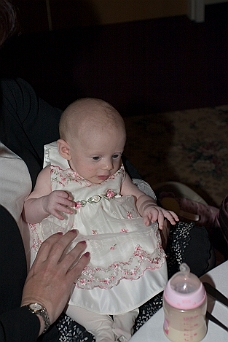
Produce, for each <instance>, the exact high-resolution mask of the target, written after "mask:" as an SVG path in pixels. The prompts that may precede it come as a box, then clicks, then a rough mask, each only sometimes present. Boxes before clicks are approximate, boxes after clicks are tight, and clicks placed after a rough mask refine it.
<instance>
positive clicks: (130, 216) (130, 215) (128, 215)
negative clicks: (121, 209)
mask: <svg viewBox="0 0 228 342" xmlns="http://www.w3.org/2000/svg"><path fill="white" fill-rule="evenodd" d="M127 218H128V219H132V214H131V212H130V211H128V212H127Z"/></svg>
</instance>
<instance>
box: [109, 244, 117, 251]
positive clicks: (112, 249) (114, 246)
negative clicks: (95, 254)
mask: <svg viewBox="0 0 228 342" xmlns="http://www.w3.org/2000/svg"><path fill="white" fill-rule="evenodd" d="M115 249H116V243H115V244H114V245H113V246H111V247H110V250H111V251H114V250H115Z"/></svg>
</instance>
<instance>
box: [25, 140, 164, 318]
mask: <svg viewBox="0 0 228 342" xmlns="http://www.w3.org/2000/svg"><path fill="white" fill-rule="evenodd" d="M47 164H50V165H51V184H52V190H66V191H68V192H70V193H71V194H72V196H73V198H74V201H75V203H76V205H75V214H72V215H65V216H66V219H65V220H63V221H60V220H58V219H57V218H55V217H53V216H49V217H48V218H47V219H45V220H43V221H42V222H41V223H38V224H31V225H30V230H31V236H32V238H31V252H32V253H31V254H32V259H33V260H34V257H35V255H36V253H37V251H38V249H39V247H40V244H41V242H42V241H44V240H45V239H46V238H47V237H48V236H50V235H51V234H53V233H56V232H58V231H63V232H65V231H67V230H69V229H72V228H77V229H78V230H79V232H80V234H79V236H78V237H77V239H76V241H75V243H76V242H78V241H82V240H84V241H86V243H87V250H88V251H89V252H90V254H91V260H90V263H89V265H88V266H87V267H86V268H85V269H84V271H83V273H82V275H81V277H80V278H79V279H78V281H77V283H76V285H75V287H76V288H75V290H74V292H73V294H72V296H71V299H70V302H69V304H71V305H76V306H80V307H82V308H85V309H87V310H91V311H94V312H97V313H102V314H108V315H114V314H115V315H117V314H121V313H125V312H128V311H130V310H133V309H135V308H137V307H139V306H140V305H142V304H143V303H145V302H146V301H147V300H149V299H150V298H152V297H153V296H155V295H156V294H157V293H159V292H161V291H162V290H163V289H164V286H165V284H166V282H167V268H166V261H165V253H164V251H163V249H162V247H161V239H160V234H159V232H158V225H157V223H153V224H151V225H150V226H149V227H147V226H145V225H144V223H143V220H142V218H141V216H140V215H139V214H138V212H137V210H136V207H135V200H134V198H133V196H121V195H120V189H121V184H122V182H123V180H124V177H125V170H124V167H123V166H121V168H120V169H119V170H118V171H117V172H116V173H115V174H114V175H113V176H111V177H109V178H108V179H107V180H106V181H104V182H102V183H101V184H92V183H90V182H89V181H87V180H85V179H84V178H82V177H81V176H79V175H78V174H77V173H76V172H75V171H73V170H71V169H70V167H69V164H68V161H67V160H65V159H64V158H62V157H61V156H60V155H59V153H58V149H57V144H56V143H52V144H48V145H46V146H45V162H44V165H47ZM75 243H74V245H75Z"/></svg>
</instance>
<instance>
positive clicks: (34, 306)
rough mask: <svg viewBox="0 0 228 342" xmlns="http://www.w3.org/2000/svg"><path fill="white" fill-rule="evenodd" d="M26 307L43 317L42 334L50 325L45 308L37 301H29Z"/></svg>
mask: <svg viewBox="0 0 228 342" xmlns="http://www.w3.org/2000/svg"><path fill="white" fill-rule="evenodd" d="M26 307H27V308H28V309H29V311H31V312H32V313H33V314H35V315H39V316H41V317H42V318H43V320H44V331H43V334H44V333H45V332H46V331H47V330H48V328H49V327H50V325H51V323H50V318H49V316H48V313H47V310H46V308H45V307H44V306H43V305H41V304H39V303H30V304H28V305H26Z"/></svg>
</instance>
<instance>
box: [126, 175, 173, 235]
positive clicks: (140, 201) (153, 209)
mask: <svg viewBox="0 0 228 342" xmlns="http://www.w3.org/2000/svg"><path fill="white" fill-rule="evenodd" d="M121 195H124V196H125V195H133V196H134V197H135V198H136V208H137V209H138V212H139V214H140V215H141V216H142V217H143V221H144V223H145V225H146V226H148V225H149V224H150V223H151V222H156V221H158V225H159V228H160V229H163V227H164V220H165V218H166V219H167V220H168V221H169V222H170V223H171V224H173V225H174V224H176V221H179V219H178V216H177V215H176V214H175V213H174V212H173V211H169V210H166V209H163V208H161V207H159V206H158V205H157V203H156V201H155V200H154V199H153V198H152V197H150V196H148V195H146V194H144V193H143V192H142V191H141V190H139V188H138V187H137V186H136V185H135V184H133V183H132V181H131V179H130V177H129V175H128V174H127V173H126V178H125V180H124V182H123V184H122V189H121Z"/></svg>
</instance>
